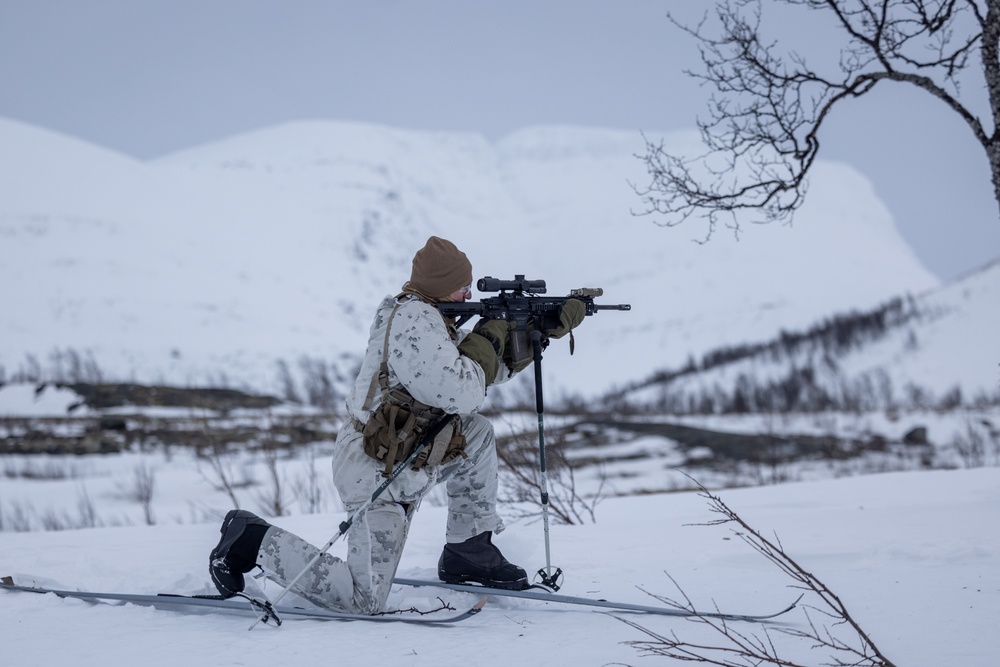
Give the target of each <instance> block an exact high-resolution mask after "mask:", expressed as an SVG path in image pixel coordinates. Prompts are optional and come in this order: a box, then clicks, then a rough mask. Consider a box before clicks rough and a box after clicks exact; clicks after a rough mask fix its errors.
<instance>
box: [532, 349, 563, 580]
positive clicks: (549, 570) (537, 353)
mask: <svg viewBox="0 0 1000 667" xmlns="http://www.w3.org/2000/svg"><path fill="white" fill-rule="evenodd" d="M531 347H532V349H533V352H534V361H535V412H536V414H537V415H538V486H539V490H540V491H541V501H542V525H543V526H544V530H545V567H543V568H542V569H540V570H538V572H537V576H538V577H539V578H540V582H539V583H541V584H542V585H543V586H545V587H547V588H551V589H552V590H553V591H558V590H559V587H560V580H561V578H562V570H561V569H560V568H558V567H556V568H553V567H552V551H551V548H550V546H549V480H548V473H547V472H546V470H545V406H544V403H543V401H542V334H541V332H539V331H537V330H536V331H532V332H531Z"/></svg>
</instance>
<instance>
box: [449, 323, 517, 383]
mask: <svg viewBox="0 0 1000 667" xmlns="http://www.w3.org/2000/svg"><path fill="white" fill-rule="evenodd" d="M513 327H514V323H513V322H508V321H506V320H479V322H477V323H476V326H475V327H474V328H473V330H472V333H470V334H468V335H466V337H465V338H463V339H462V342H461V343H459V344H458V353H459V354H461V355H463V356H465V357H468V358H469V359H471V360H472V361H474V362H476V363H477V364H479V366H480V367H481V368H482V369H483V374H484V375H485V376H486V384H487V386H489V385H491V384H493V381H494V380H495V379H496V377H497V373H498V372H500V357H501V356H502V355H503V350H504V346H505V344H506V341H507V334H508V333H509V332H510V330H511V329H512V328H513Z"/></svg>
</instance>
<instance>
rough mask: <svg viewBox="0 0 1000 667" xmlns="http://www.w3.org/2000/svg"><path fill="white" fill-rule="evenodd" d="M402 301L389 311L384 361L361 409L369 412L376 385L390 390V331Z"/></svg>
mask: <svg viewBox="0 0 1000 667" xmlns="http://www.w3.org/2000/svg"><path fill="white" fill-rule="evenodd" d="M402 305H403V304H402V302H400V301H398V300H397V301H396V305H395V306H394V307H393V309H392V312H391V313H389V321H388V322H386V324H385V344H384V345H383V346H382V363H381V364H379V367H378V373H376V374H375V375H373V376H372V382H371V384H370V385H368V395H367V396H365V402H364V405H362V406H361V409H362V410H364V411H365V412H368V411H369V410H371V408H372V401H374V400H375V385H376V384H378V386H379V387H380V388H381V389H382V393H383V394H385V392H387V391H389V361H388V360H389V332H390V331H391V330H392V318H394V317H395V316H396V311H397V310H399V307H400V306H402Z"/></svg>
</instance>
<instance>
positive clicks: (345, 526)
mask: <svg viewBox="0 0 1000 667" xmlns="http://www.w3.org/2000/svg"><path fill="white" fill-rule="evenodd" d="M456 418H457V417H456V416H455V415H452V416H451V417H449V418H447V419H442V420H441V421H440V422H439V423H438V424H436V425H435V426H434V428H432V429H431V430H430V431H428V432H427V435H425V436H424V437H423V439H421V441H420V442H419V443H417V446H416V447H414V448H413V451H412V452H410V455H409V456H407V457H406V458H405V459H403V460H402V461H400V462H399V463H397V464H396V467H395V468H393V469H392V473H391V474H390V475H389V478H388V479H387V480H385V481H384V482H382V483H381V484H380V485H379V486H378V488H377V489H375V492H374V493H372V495H371V498H369V499H368V500H367V501H365V503H364V504H363V505H361V507H359V508H358V509H356V510H354V513H353V514H351V515H349V516H348V517H347V518H346V519H345V520H344V521H342V522H341V523H340V526H339V527H338V530H337V534H336V535H334V536H333V537H331V538H330V540H329V541H328V542H327V543H326V544H324V545H323V547H322V548H321V549H320V550H319V551H318V552H317V553H316V555H315V556H313V557H312V560H310V561H309V563H307V564H306V566H305V567H304V568H303V569H302V571H301V572H299V573H298V574H297V575H295V578H294V579H292V580H291V582H289V584H288V585H287V586H285V588H284V589H282V591H281V592H280V593H278V595H276V596H275V598H274V599H273V600H271V601H270V602H269V603H267V605H266V607H267V608H266V609H265V610H264V612H263V613H262V614H261V615H260V616H258V617H257V620H256V621H254V622H253V623H252V624H251V625H250V628H249V629H250V630H253V629H254V628H255V627H257V624H258V623H260V622H261V621H264V622H265V623H266V622H267V619H268V617H270V616H271V615H272V613H273V612H272V611H271V609H270V608H271V607H273V606H274V605H276V604H278V601H279V600H281V598H283V597H285V594H286V593H288V591H290V590H292V587H293V586H295V584H297V583H299V579H301V578H302V577H304V576H305V574H306V572H308V571H309V570H311V569H312V567H313V566H314V565H315V564H316V563H318V562H319V559H320V558H322V556H323V554H325V553H326V552H327V551H328V550H329V549H330V547H332V546H333V545H334V544H336V543H337V540H339V539H340V538H341V537H343V536H344V535H345V534H346V533H347V531H348V530H350V529H351V526H352V525H354V521H355V520H356V519H357V518H358V517H360V516H361V515H362V514H364V513H365V512H366V511H368V509H369V508H370V507H371V506H372V505H374V504H375V500H376V499H377V498H378V497H379V496H381V495H382V492H384V491H385V490H386V489H387V488H389V485H390V484H392V482H393V480H395V479H396V478H397V477H399V475H400V473H402V472H403V470H404V469H405V468H407V467H408V466H409V465H410V464H411V463H412V462H413V460H414V459H415V458H417V455H418V454H419V453H420V452H421V451H422V450H423V449H424V447H426V446H427V445H428V444H430V443H432V442H434V438H436V437H437V436H438V434H439V433H440V432H441V431H442V430H443V429H444V427H445V425H446V424H448V423H450V422H451V421H452V420H453V419H456Z"/></svg>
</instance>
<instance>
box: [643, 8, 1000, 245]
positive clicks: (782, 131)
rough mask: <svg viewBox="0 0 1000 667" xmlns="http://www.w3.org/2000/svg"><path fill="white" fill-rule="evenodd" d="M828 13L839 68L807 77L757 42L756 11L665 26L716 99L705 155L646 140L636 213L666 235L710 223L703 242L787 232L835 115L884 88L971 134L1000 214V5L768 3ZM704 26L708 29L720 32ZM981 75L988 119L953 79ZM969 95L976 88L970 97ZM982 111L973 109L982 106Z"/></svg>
mask: <svg viewBox="0 0 1000 667" xmlns="http://www.w3.org/2000/svg"><path fill="white" fill-rule="evenodd" d="M772 4H773V5H787V6H792V7H798V8H805V9H808V10H814V11H818V12H825V13H827V14H828V15H829V16H830V18H831V20H832V22H833V24H834V25H835V26H836V27H837V28H838V30H839V31H840V32H842V33H843V36H844V43H843V47H842V48H841V49H840V53H839V58H838V60H837V61H836V63H831V64H828V65H827V66H826V68H825V69H823V68H816V69H814V68H812V67H811V66H809V65H807V63H806V59H805V58H804V57H802V56H800V55H798V54H796V53H789V54H786V55H783V54H780V53H778V52H777V49H776V43H775V42H771V41H766V39H765V37H764V35H763V33H762V31H761V2H760V0H722V1H720V2H718V3H717V4H716V6H715V18H716V19H717V24H716V23H711V22H710V21H709V20H708V16H706V17H705V18H704V19H703V20H702V21H701V22H700V23H698V24H697V25H694V26H689V25H683V24H681V23H680V22H678V21H677V20H675V19H674V17H672V16H671V17H670V20H671V21H672V22H673V23H674V24H675V25H676V26H678V27H679V28H680V29H682V30H684V31H685V32H687V33H689V34H690V35H692V36H694V37H695V38H696V39H697V41H698V43H699V48H700V52H701V60H702V64H703V66H704V71H702V72H691V71H689V72H688V74H690V75H691V76H693V77H695V78H697V79H701V80H702V81H704V82H705V83H706V84H708V85H709V86H710V87H712V88H714V89H715V93H713V95H712V98H711V100H710V103H709V113H708V116H707V118H704V119H699V121H698V128H699V130H700V131H701V136H702V141H703V143H704V144H705V147H706V148H707V151H706V153H705V154H703V155H700V156H697V157H685V156H680V155H674V154H671V153H669V152H668V151H667V149H666V148H665V147H664V145H663V143H662V141H661V142H655V141H651V140H650V139H648V138H647V140H646V153H645V155H644V156H643V160H644V162H645V164H646V167H647V170H648V172H649V176H650V179H651V180H650V184H649V186H648V187H646V188H640V187H637V188H636V191H637V193H638V194H639V195H640V196H641V198H642V201H643V204H644V206H645V210H644V211H641V213H643V214H650V215H655V216H657V217H658V218H660V219H661V220H662V224H665V225H667V226H673V225H677V224H680V223H682V222H684V221H685V220H687V219H689V218H691V217H692V216H695V217H702V218H705V219H706V220H707V223H708V229H707V232H706V238H708V237H710V236H711V234H712V233H713V231H714V230H715V227H716V225H717V224H719V223H720V222H722V223H723V224H726V225H728V226H730V227H732V228H733V229H734V230H739V220H740V216H739V215H738V214H739V213H740V212H741V211H751V212H752V213H751V214H753V215H759V216H762V219H761V220H758V221H760V222H772V221H788V220H789V219H790V217H791V215H792V214H793V213H794V212H795V211H796V210H797V209H798V207H799V206H800V205H801V204H802V202H803V199H804V197H805V194H806V190H807V176H808V174H809V171H810V169H811V167H812V166H813V164H814V162H815V160H816V156H817V155H818V153H819V150H820V133H821V130H822V129H823V126H824V123H826V122H827V121H828V119H829V118H830V116H831V114H832V113H833V112H834V110H835V109H837V108H840V106H841V105H842V104H844V103H849V101H850V100H854V99H857V98H859V97H862V96H863V95H866V94H868V93H870V92H871V91H872V90H874V89H875V88H876V87H877V86H880V87H884V85H887V83H888V82H894V83H900V84H905V85H908V86H914V87H916V88H918V89H920V90H923V91H925V92H926V93H928V94H929V95H931V96H933V97H934V98H936V99H938V100H939V101H941V102H943V103H944V104H946V105H947V106H948V107H949V108H950V109H951V110H952V111H954V112H955V113H956V114H957V115H958V116H959V117H960V118H961V119H962V120H963V121H964V122H965V124H966V125H967V126H968V127H969V129H970V130H971V132H972V133H973V135H974V136H975V139H976V141H977V142H978V143H979V144H980V145H981V146H982V147H983V150H984V152H985V154H986V157H987V159H988V162H989V165H990V169H991V177H992V182H993V188H994V192H995V194H996V198H997V202H998V205H1000V133H998V131H997V123H998V120H1000V0H775V2H774V3H772ZM710 25H717V30H716V28H714V27H710ZM977 60H978V64H980V65H981V66H982V72H983V79H984V81H983V85H982V89H983V90H984V91H985V93H986V96H987V98H988V99H987V106H988V109H989V114H990V118H988V119H986V120H984V119H982V118H980V117H979V116H978V115H977V114H976V113H975V112H974V111H973V108H975V107H970V106H969V105H967V104H965V103H963V101H962V100H961V99H960V96H959V92H960V81H959V79H960V75H963V74H964V73H965V72H966V70H968V69H969V68H970V65H973V66H974V65H976V64H977ZM974 88H977V87H974ZM979 102H980V103H981V100H979Z"/></svg>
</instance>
